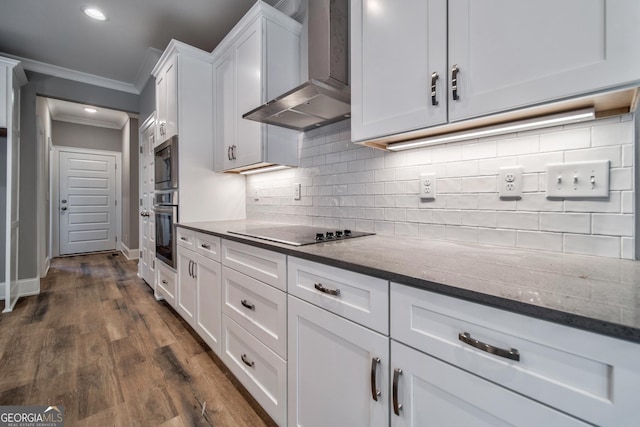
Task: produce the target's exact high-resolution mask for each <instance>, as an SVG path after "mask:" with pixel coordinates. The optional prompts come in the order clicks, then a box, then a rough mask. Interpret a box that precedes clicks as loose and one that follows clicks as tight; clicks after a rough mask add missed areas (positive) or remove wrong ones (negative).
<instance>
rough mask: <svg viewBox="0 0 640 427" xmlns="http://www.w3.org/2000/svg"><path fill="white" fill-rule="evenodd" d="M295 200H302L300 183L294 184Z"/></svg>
mask: <svg viewBox="0 0 640 427" xmlns="http://www.w3.org/2000/svg"><path fill="white" fill-rule="evenodd" d="M293 200H300V183H299V182H297V183H295V184H293Z"/></svg>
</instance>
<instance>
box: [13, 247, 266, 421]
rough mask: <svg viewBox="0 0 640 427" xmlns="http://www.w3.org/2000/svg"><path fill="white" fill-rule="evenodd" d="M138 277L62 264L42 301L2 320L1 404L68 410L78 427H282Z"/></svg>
mask: <svg viewBox="0 0 640 427" xmlns="http://www.w3.org/2000/svg"><path fill="white" fill-rule="evenodd" d="M136 269H137V263H136V261H128V260H126V258H125V257H124V256H122V255H121V254H119V253H101V254H92V255H83V256H75V257H67V258H56V259H54V260H53V262H52V265H51V269H50V270H49V274H48V275H47V277H46V278H44V279H42V281H41V293H40V295H38V296H33V297H27V298H22V299H20V300H19V301H18V303H17V305H16V307H15V309H14V311H13V312H12V313H6V314H2V315H0V405H62V406H64V412H65V425H69V426H72V425H73V426H75V425H86V426H134V425H140V426H156V425H158V426H251V427H253V426H264V425H273V422H272V421H271V420H270V419H269V418H268V417H267V416H266V415H265V413H264V412H263V411H262V409H260V408H259V407H258V406H257V404H256V403H255V402H254V403H252V404H249V403H247V402H248V401H251V400H252V398H251V397H250V396H249V395H248V394H247V393H246V392H244V391H243V392H242V393H241V392H239V391H238V389H236V387H234V383H237V382H236V380H235V379H234V378H233V377H231V376H230V374H229V373H228V371H227V369H226V368H225V367H224V365H223V364H222V363H221V362H220V361H219V359H218V358H217V356H215V355H214V354H213V353H212V352H211V350H210V349H209V348H208V347H207V346H206V344H205V343H204V342H203V341H202V340H200V338H199V337H197V335H196V334H195V333H194V332H193V331H192V330H191V329H190V327H189V326H188V325H187V324H186V323H185V322H184V321H182V320H181V319H180V317H179V316H178V315H177V314H176V313H175V312H174V311H173V310H172V309H171V308H170V307H169V306H168V305H167V304H166V303H164V302H157V301H156V300H155V299H154V297H153V293H152V291H151V289H150V288H149V287H148V286H147V285H146V284H145V283H144V282H143V281H142V280H141V279H139V278H138V277H137V275H136ZM256 409H257V411H258V412H256Z"/></svg>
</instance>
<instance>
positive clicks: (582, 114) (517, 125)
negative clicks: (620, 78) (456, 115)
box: [387, 108, 596, 151]
mask: <svg viewBox="0 0 640 427" xmlns="http://www.w3.org/2000/svg"><path fill="white" fill-rule="evenodd" d="M595 117H596V115H595V112H594V110H593V108H585V109H582V110H574V111H567V112H565V113H560V114H554V115H551V116H543V117H536V118H534V119H527V120H519V121H516V122H508V123H502V124H500V125H495V126H488V127H484V128H479V129H475V130H472V131H465V132H458V133H451V134H446V135H440V136H434V137H431V138H424V139H418V140H415V141H406V142H396V143H393V144H389V145H387V149H388V150H391V151H400V150H409V149H411V148H418V147H424V146H426V145H434V144H444V143H447V142H456V141H464V140H468V139H475V138H480V137H485V136H496V135H502V134H505V133H511V132H515V131H523V130H530V129H540V128H545V127H550V126H558V125H565V124H569V123H578V122H584V121H588V120H593V119H595Z"/></svg>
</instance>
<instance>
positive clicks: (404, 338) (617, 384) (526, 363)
mask: <svg viewBox="0 0 640 427" xmlns="http://www.w3.org/2000/svg"><path fill="white" fill-rule="evenodd" d="M390 313H391V338H392V340H394V341H399V342H402V343H403V344H406V345H409V346H411V347H413V348H415V349H417V350H419V351H420V352H423V353H426V354H428V355H429V356H427V357H428V358H424V360H425V361H431V360H432V358H431V356H432V357H433V358H437V359H440V360H442V361H444V362H446V363H441V364H440V365H441V366H440V367H439V368H436V366H437V364H436V363H432V362H430V364H431V365H432V366H433V368H430V369H428V370H421V369H423V368H421V367H420V366H421V365H424V364H423V363H422V362H420V363H412V364H407V365H404V366H402V365H403V364H404V362H399V359H397V358H396V354H395V352H394V350H393V349H392V359H393V368H394V369H395V368H400V369H402V370H403V371H406V372H417V374H416V375H418V376H425V375H426V380H427V382H431V383H435V382H438V383H440V382H443V381H444V382H447V384H446V385H445V384H444V383H442V384H439V385H438V387H440V388H441V389H442V390H446V392H447V394H448V395H449V396H450V398H451V399H454V400H455V401H457V402H465V403H461V404H460V407H461V408H467V407H468V405H467V403H468V401H469V400H470V399H471V398H472V396H470V395H469V394H468V390H467V389H468V388H469V387H471V384H472V383H473V382H479V381H480V382H479V383H480V384H486V385H484V386H482V387H480V388H478V389H479V390H485V391H484V393H486V394H487V395H488V396H490V395H492V394H494V395H495V396H502V395H506V394H515V393H517V394H518V395H519V396H524V397H526V398H528V399H527V400H528V401H530V402H534V401H536V402H540V403H541V404H540V405H533V404H526V405H525V403H522V405H523V407H524V406H526V408H527V409H526V411H525V412H523V414H526V415H523V418H522V419H518V418H514V417H512V416H511V415H510V414H509V413H508V412H507V411H506V408H505V409H501V408H494V409H491V408H492V407H491V406H490V403H489V402H486V401H484V400H479V401H478V402H479V403H477V404H475V405H476V406H478V407H479V408H482V409H483V410H486V411H487V412H489V413H492V414H493V415H495V416H497V417H498V418H500V419H504V420H511V421H509V422H511V423H515V424H517V425H575V423H576V421H575V420H574V419H573V418H567V419H564V418H562V417H560V418H554V417H556V413H555V412H549V411H548V410H547V409H548V408H549V407H550V408H555V409H556V410H557V411H562V412H563V413H565V414H569V415H570V416H572V417H575V418H576V419H580V420H584V421H585V422H587V423H592V424H594V425H599V426H616V427H617V426H638V425H640V413H639V412H638V411H637V402H638V397H637V396H639V395H640V348H639V347H638V345H637V344H634V343H631V342H627V341H622V340H618V339H614V338H610V337H606V336H603V335H599V334H594V333H590V332H586V331H581V330H578V329H575V328H569V327H565V326H561V325H557V324H554V323H550V322H546V321H543V320H538V319H534V318H531V317H528V316H522V315H519V314H515V313H511V312H507V311H504V310H499V309H495V308H492V307H488V306H485V305H481V304H477V303H472V302H468V301H463V300H460V299H457V298H452V297H448V296H445V295H440V294H436V293H433V292H428V291H425V290H421V289H416V288H412V287H410V286H404V285H400V284H395V283H392V284H391V304H390ZM392 348H395V346H394V347H392ZM400 360H401V359H400ZM448 364H451V365H455V367H453V366H451V365H448ZM429 371H431V372H429ZM443 372H449V373H448V374H447V375H446V376H445V377H443V378H442V379H438V378H439V376H441V375H442V373H443ZM461 372H464V374H462V373H461ZM403 376H404V377H406V378H405V379H403V380H401V381H407V382H412V381H414V379H413V378H412V377H411V375H403ZM448 378H451V379H450V380H449V379H448ZM454 378H459V381H458V380H454ZM465 378H466V379H465ZM481 378H482V379H481ZM456 381H457V382H456ZM494 385H498V386H500V387H498V388H496V387H495V386H494ZM409 387H411V386H409ZM429 387H432V386H429ZM411 393H413V392H411ZM438 393H440V392H438ZM406 399H407V398H405V400H406ZM474 399H475V398H474ZM500 399H503V398H500ZM504 399H506V397H505V398H504ZM473 402H475V400H473ZM542 404H544V405H546V406H542ZM514 405H515V403H514ZM507 406H508V405H507ZM514 407H516V406H514ZM498 410H499V411H498ZM496 411H498V412H496ZM523 411H524V409H523ZM478 417H479V418H478V419H479V420H481V419H482V417H481V416H480V415H478ZM541 417H542V418H541ZM544 417H550V418H549V420H556V419H557V420H562V422H560V421H556V422H550V423H538V424H535V423H533V424H526V423H528V422H530V421H531V420H544V419H546V418H544ZM392 418H393V417H392ZM478 423H480V424H479V425H483V424H481V421H478ZM400 425H404V424H400ZM417 425H423V424H417ZM433 425H439V426H440V425H465V424H464V423H463V424H460V423H453V424H447V423H445V424H438V423H436V424H433ZM467 425H468V424H467ZM489 425H501V424H499V423H498V424H489ZM578 425H579V424H578Z"/></svg>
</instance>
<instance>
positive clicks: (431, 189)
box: [420, 173, 436, 200]
mask: <svg viewBox="0 0 640 427" xmlns="http://www.w3.org/2000/svg"><path fill="white" fill-rule="evenodd" d="M435 198H436V174H435V173H421V174H420V199H421V200H422V199H428V200H434V199H435Z"/></svg>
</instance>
